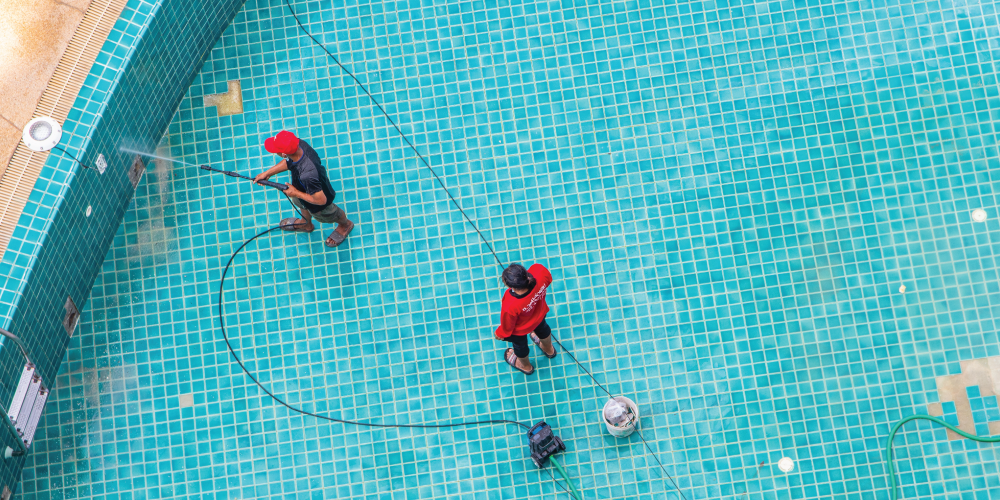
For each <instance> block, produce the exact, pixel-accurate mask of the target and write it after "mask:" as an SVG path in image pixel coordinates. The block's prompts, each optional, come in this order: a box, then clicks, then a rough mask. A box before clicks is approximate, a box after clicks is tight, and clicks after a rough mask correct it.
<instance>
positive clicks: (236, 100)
mask: <svg viewBox="0 0 1000 500" xmlns="http://www.w3.org/2000/svg"><path fill="white" fill-rule="evenodd" d="M205 106H215V108H216V110H218V113H219V116H230V115H238V114H240V113H242V112H243V87H242V86H241V85H240V81H239V80H229V91H228V92H226V93H225V94H210V95H207V96H205Z"/></svg>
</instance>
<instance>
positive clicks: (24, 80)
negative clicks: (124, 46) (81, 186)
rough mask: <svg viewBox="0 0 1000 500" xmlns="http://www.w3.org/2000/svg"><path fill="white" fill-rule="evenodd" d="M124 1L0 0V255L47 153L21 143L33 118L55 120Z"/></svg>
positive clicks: (71, 97)
mask: <svg viewBox="0 0 1000 500" xmlns="http://www.w3.org/2000/svg"><path fill="white" fill-rule="evenodd" d="M125 3H126V0H0V70H2V71H3V73H4V74H5V75H8V76H7V78H4V79H2V80H0V255H2V254H3V252H4V251H5V250H6V248H7V244H8V242H9V240H10V237H11V235H12V234H13V231H14V228H15V227H16V225H17V221H18V219H19V218H20V216H21V212H22V210H23V209H24V205H25V203H26V202H27V199H28V195H29V194H30V193H31V189H32V188H33V187H34V185H35V181H36V180H37V179H38V173H39V172H40V171H41V168H42V165H44V163H45V160H46V158H47V157H48V154H47V153H33V152H31V151H29V150H28V149H27V148H26V147H25V146H24V145H23V144H22V143H21V130H22V129H23V128H24V126H25V124H27V123H28V121H30V120H31V119H32V118H33V117H35V116H50V117H52V118H55V119H56V120H57V121H58V122H60V123H62V122H64V121H65V119H66V116H67V115H68V114H69V111H70V109H71V107H72V105H73V102H74V101H75V100H76V97H77V95H78V94H79V92H80V88H81V87H82V85H83V81H84V79H85V78H86V77H87V75H88V74H89V73H90V68H91V66H92V65H93V63H94V60H95V59H96V57H97V54H98V53H99V51H100V48H101V46H102V45H103V44H104V42H105V40H106V39H107V37H108V33H109V32H110V31H111V28H112V27H113V26H114V23H115V21H117V19H118V17H119V16H121V12H122V10H123V9H124V7H125Z"/></svg>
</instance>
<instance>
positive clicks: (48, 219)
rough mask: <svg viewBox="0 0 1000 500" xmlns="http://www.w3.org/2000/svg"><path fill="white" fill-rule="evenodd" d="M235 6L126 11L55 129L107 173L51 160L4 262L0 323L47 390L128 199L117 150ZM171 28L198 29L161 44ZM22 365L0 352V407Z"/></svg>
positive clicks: (131, 140)
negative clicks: (68, 321)
mask: <svg viewBox="0 0 1000 500" xmlns="http://www.w3.org/2000/svg"><path fill="white" fill-rule="evenodd" d="M238 7H239V5H238V3H237V2H236V1H228V2H213V3H212V5H210V6H206V5H200V4H198V3H197V2H179V1H178V2H165V3H163V2H144V1H141V0H136V1H132V2H129V3H128V5H127V6H126V8H125V10H124V11H123V13H122V15H121V19H119V20H118V22H117V23H116V24H115V26H114V28H113V29H112V32H111V34H110V35H109V37H108V39H107V41H106V42H105V44H104V46H103V48H102V52H101V54H100V55H99V57H98V60H97V61H96V63H95V64H94V66H93V67H92V70H91V73H90V76H89V77H88V79H87V81H86V82H85V84H84V87H83V89H82V90H81V92H80V96H79V97H78V99H77V101H76V103H75V105H74V108H73V110H72V111H71V112H70V114H69V116H68V119H67V120H66V123H65V124H64V126H65V128H66V130H67V138H66V139H64V141H63V145H64V146H66V147H67V148H68V149H69V150H70V152H71V153H73V154H75V155H76V156H78V157H80V158H81V159H82V160H83V161H84V162H86V163H88V164H93V163H94V161H95V159H96V158H97V155H98V154H99V153H103V154H104V155H105V156H106V157H107V161H108V169H107V171H106V172H105V173H104V174H98V173H97V172H94V171H83V170H80V169H79V168H78V166H76V165H73V164H71V163H69V162H67V161H66V160H59V156H58V155H50V156H49V160H48V164H47V166H46V168H45V169H44V170H43V172H42V174H41V177H40V179H39V181H38V182H37V184H36V186H35V188H34V191H33V194H32V197H31V200H30V201H29V203H28V206H27V208H26V210H25V212H24V216H23V217H22V220H21V224H20V226H19V229H18V230H17V231H16V233H15V237H14V240H16V241H14V242H13V243H12V244H11V246H10V247H9V248H8V251H7V252H6V253H5V257H4V261H3V262H4V263H5V264H4V265H5V266H6V269H5V270H6V271H8V272H7V273H6V274H5V278H4V279H5V280H6V281H5V282H4V283H3V286H4V288H3V292H0V302H3V303H4V306H5V309H4V310H3V314H4V319H3V324H4V325H5V327H6V328H7V329H9V330H11V331H12V332H14V333H15V334H17V335H18V336H19V337H21V339H22V340H23V341H24V343H25V344H26V346H27V349H28V351H29V354H30V356H31V359H32V361H33V362H34V363H35V364H36V365H37V368H38V373H39V374H40V375H41V376H42V378H43V380H44V381H45V383H46V385H49V386H51V385H53V382H55V378H56V377H55V376H56V374H57V372H58V370H59V366H60V363H61V361H62V360H63V359H64V355H65V349H66V346H67V345H68V343H69V340H70V339H69V338H68V337H67V334H66V331H65V330H64V329H63V326H62V321H63V316H64V314H65V312H64V309H63V306H64V304H65V302H66V298H67V296H68V297H72V299H73V301H74V302H75V303H76V304H78V305H81V306H82V305H84V304H86V302H87V299H88V296H89V293H90V289H91V286H92V284H93V283H94V280H95V278H96V275H97V273H98V272H99V271H100V269H101V262H102V261H103V260H104V259H105V256H106V253H107V251H108V248H109V246H110V243H111V241H112V240H113V237H114V233H115V231H116V230H117V228H118V226H119V225H120V223H121V220H122V218H123V216H124V213H125V211H126V208H127V207H128V205H129V202H130V200H131V198H132V194H133V188H132V184H131V183H130V182H129V180H128V178H127V169H128V168H129V166H131V164H132V157H131V156H129V155H126V154H124V153H121V152H119V151H118V148H119V147H120V146H122V145H127V146H132V147H140V148H141V147H143V145H144V144H149V145H151V146H152V145H155V144H156V141H158V140H159V137H161V136H162V134H163V131H164V130H165V129H166V127H167V124H168V123H169V121H170V119H171V116H172V114H173V113H174V111H175V110H176V107H177V104H178V103H179V101H180V99H181V97H183V94H184V92H185V90H186V89H187V87H188V85H189V84H190V81H191V79H192V77H193V75H194V74H195V73H196V72H197V70H198V69H199V68H200V67H201V64H202V62H203V60H204V57H205V55H206V53H207V50H208V49H209V48H210V47H211V45H212V44H213V43H214V42H215V40H216V39H217V38H218V35H219V33H221V31H222V28H223V27H224V26H225V25H226V24H227V23H228V21H229V20H230V19H231V18H232V15H233V14H234V13H235V11H236V9H237V8H238ZM202 16H204V17H202ZM192 20H197V21H198V22H197V23H193V22H192ZM177 23H181V24H186V25H189V26H192V27H194V26H198V27H199V29H198V30H196V31H195V32H193V33H192V35H191V36H188V37H183V38H174V37H171V36H168V34H169V33H171V32H172V30H173V28H174V27H175V26H177ZM140 41H141V42H142V43H140ZM126 62H127V64H126ZM160 65H162V66H163V67H160ZM81 151H82V152H81ZM88 207H90V209H91V210H90V212H89V213H88V210H87V209H88ZM23 364H24V359H23V358H22V357H21V354H20V352H19V351H18V350H17V349H4V350H3V351H0V381H2V382H3V383H2V384H0V401H10V400H11V395H12V390H13V387H14V386H15V385H16V381H17V379H18V377H19V376H20V374H21V370H22V367H23ZM53 407H54V405H53V404H50V405H49V407H48V409H49V410H50V411H51V410H52V409H53ZM51 435H55V432H54V431H53V432H52V434H51ZM23 460H24V459H15V460H11V461H5V462H4V464H3V470H2V475H0V480H3V481H4V484H9V485H10V486H12V487H16V478H17V477H18V474H19V471H20V469H21V465H22V463H23Z"/></svg>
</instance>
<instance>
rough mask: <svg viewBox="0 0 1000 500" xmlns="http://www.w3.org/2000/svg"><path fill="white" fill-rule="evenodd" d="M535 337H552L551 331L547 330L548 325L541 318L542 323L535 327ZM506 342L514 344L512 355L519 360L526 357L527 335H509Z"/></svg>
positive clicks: (527, 351) (527, 350)
mask: <svg viewBox="0 0 1000 500" xmlns="http://www.w3.org/2000/svg"><path fill="white" fill-rule="evenodd" d="M535 335H538V338H539V339H547V338H549V337H550V336H551V335H552V329H551V328H549V324H548V323H546V322H545V318H542V322H541V323H539V324H538V326H536V327H535ZM504 340H506V341H507V342H510V343H511V344H514V346H513V347H514V355H515V356H517V357H519V358H526V357H528V353H529V352H530V351H529V349H528V336H527V335H511V336H510V337H507V338H505V339H504Z"/></svg>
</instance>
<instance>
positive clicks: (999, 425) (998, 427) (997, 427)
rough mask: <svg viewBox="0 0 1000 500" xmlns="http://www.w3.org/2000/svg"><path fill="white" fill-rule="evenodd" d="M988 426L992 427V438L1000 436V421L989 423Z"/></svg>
mask: <svg viewBox="0 0 1000 500" xmlns="http://www.w3.org/2000/svg"><path fill="white" fill-rule="evenodd" d="M986 425H989V426H990V435H991V436H996V435H998V434H1000V421H998V422H990V423H988V424H986Z"/></svg>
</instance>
